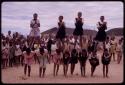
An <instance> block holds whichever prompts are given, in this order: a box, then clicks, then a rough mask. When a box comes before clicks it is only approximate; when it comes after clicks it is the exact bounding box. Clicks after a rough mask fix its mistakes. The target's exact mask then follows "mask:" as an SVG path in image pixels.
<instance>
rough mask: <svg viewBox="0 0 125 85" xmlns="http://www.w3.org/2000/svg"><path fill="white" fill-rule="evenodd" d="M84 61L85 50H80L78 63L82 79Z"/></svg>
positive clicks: (85, 56) (85, 58)
mask: <svg viewBox="0 0 125 85" xmlns="http://www.w3.org/2000/svg"><path fill="white" fill-rule="evenodd" d="M86 60H87V51H86V50H85V49H82V52H79V62H80V69H81V76H84V77H85V66H86ZM83 72H84V73H83Z"/></svg>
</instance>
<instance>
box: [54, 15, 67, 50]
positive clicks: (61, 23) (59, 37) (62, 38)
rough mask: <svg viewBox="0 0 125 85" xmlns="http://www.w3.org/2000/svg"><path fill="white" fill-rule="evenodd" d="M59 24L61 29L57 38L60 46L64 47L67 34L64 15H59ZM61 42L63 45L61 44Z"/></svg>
mask: <svg viewBox="0 0 125 85" xmlns="http://www.w3.org/2000/svg"><path fill="white" fill-rule="evenodd" d="M58 26H59V30H58V32H57V34H56V39H57V41H58V43H57V44H58V48H63V47H64V38H65V36H66V32H65V29H66V27H65V23H64V22H63V16H59V22H58ZM61 44H62V45H63V46H61Z"/></svg>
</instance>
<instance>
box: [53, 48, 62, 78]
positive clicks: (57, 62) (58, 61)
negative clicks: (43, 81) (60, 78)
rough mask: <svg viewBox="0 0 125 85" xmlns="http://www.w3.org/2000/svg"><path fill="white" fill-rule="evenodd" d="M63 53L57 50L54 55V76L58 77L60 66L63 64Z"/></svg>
mask: <svg viewBox="0 0 125 85" xmlns="http://www.w3.org/2000/svg"><path fill="white" fill-rule="evenodd" d="M61 57H62V55H61V51H60V49H56V53H55V54H54V55H53V61H54V70H53V75H54V76H57V75H58V70H59V65H60V64H61Z"/></svg>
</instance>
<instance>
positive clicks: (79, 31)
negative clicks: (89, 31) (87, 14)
mask: <svg viewBox="0 0 125 85" xmlns="http://www.w3.org/2000/svg"><path fill="white" fill-rule="evenodd" d="M75 19H76V23H75V27H76V28H75V30H74V32H73V35H74V37H75V44H74V47H75V46H76V43H77V39H78V36H80V40H79V41H80V46H81V47H82V35H83V27H82V26H83V23H84V22H83V18H82V12H78V18H75Z"/></svg>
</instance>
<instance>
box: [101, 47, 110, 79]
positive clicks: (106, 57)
mask: <svg viewBox="0 0 125 85" xmlns="http://www.w3.org/2000/svg"><path fill="white" fill-rule="evenodd" d="M110 60H111V56H110V55H109V52H108V49H105V50H104V52H103V55H102V64H103V77H108V65H109V64H110Z"/></svg>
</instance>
